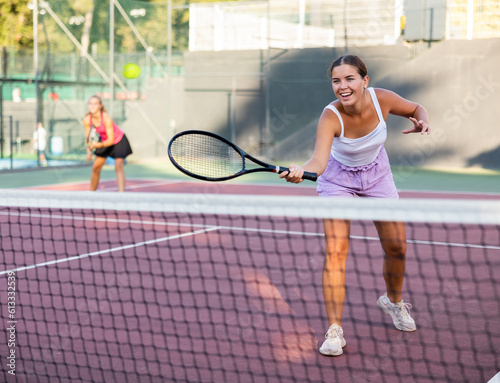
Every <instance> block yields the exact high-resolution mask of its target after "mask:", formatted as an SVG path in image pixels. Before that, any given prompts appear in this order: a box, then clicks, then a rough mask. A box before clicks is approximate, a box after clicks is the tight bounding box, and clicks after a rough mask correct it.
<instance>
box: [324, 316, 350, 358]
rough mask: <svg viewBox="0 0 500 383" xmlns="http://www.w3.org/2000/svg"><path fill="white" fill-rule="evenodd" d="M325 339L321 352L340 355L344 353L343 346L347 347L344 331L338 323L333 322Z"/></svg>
mask: <svg viewBox="0 0 500 383" xmlns="http://www.w3.org/2000/svg"><path fill="white" fill-rule="evenodd" d="M325 338H326V339H325V341H324V342H323V345H322V346H321V347H320V349H319V352H320V353H322V354H323V355H330V356H338V355H342V353H343V351H342V347H345V345H346V341H345V339H344V331H343V330H342V327H340V326H339V325H338V324H337V323H334V324H332V325H331V326H330V327H329V328H328V331H327V333H326V335H325Z"/></svg>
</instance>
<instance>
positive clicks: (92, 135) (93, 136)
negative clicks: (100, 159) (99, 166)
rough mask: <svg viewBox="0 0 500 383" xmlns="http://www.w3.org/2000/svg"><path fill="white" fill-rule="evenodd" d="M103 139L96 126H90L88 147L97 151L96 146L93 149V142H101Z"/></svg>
mask: <svg viewBox="0 0 500 383" xmlns="http://www.w3.org/2000/svg"><path fill="white" fill-rule="evenodd" d="M100 140H101V136H100V135H99V133H97V130H96V129H95V127H94V126H92V127H91V128H90V131H89V135H88V137H87V147H88V148H89V149H91V150H92V151H93V152H95V148H94V149H92V144H93V143H94V142H99V141H100Z"/></svg>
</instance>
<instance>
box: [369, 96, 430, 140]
mask: <svg viewBox="0 0 500 383" xmlns="http://www.w3.org/2000/svg"><path fill="white" fill-rule="evenodd" d="M376 92H377V98H378V100H379V103H380V107H381V108H382V112H383V113H384V111H385V112H386V113H384V116H386V114H387V112H388V113H390V114H394V115H396V116H401V117H405V118H408V119H409V120H410V121H411V122H412V123H413V128H411V129H406V130H403V131H402V133H403V134H408V133H421V134H424V133H427V134H429V133H430V131H431V128H430V122H429V114H428V113H427V110H425V108H424V107H423V106H422V105H419V104H417V103H415V102H413V101H409V100H407V99H405V98H403V97H401V96H399V95H398V94H396V93H394V92H391V91H389V90H386V89H376Z"/></svg>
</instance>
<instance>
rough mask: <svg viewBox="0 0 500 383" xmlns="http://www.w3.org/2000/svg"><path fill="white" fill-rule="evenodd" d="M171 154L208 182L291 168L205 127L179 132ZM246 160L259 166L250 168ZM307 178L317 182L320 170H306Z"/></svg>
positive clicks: (181, 166) (181, 167) (180, 166)
mask: <svg viewBox="0 0 500 383" xmlns="http://www.w3.org/2000/svg"><path fill="white" fill-rule="evenodd" d="M168 157H169V158H170V161H172V163H173V164H174V166H175V167H176V168H177V169H179V170H180V171H181V172H183V173H184V174H186V175H188V176H190V177H193V178H197V179H200V180H204V181H226V180H230V179H232V178H236V177H239V176H242V175H244V174H250V173H256V172H272V173H280V174H281V173H283V172H287V171H288V168H285V167H282V166H275V165H269V164H266V163H265V162H262V161H260V160H258V159H257V158H255V157H252V156H251V155H249V154H247V153H245V152H244V151H243V150H242V149H240V148H239V147H237V146H236V145H235V144H233V143H232V142H230V141H228V140H226V139H225V138H223V137H221V136H219V135H217V134H214V133H211V132H205V131H201V130H186V131H184V132H180V133H178V134H176V135H175V136H174V137H173V138H172V139H171V140H170V143H169V145H168ZM246 159H248V160H250V161H252V162H253V163H254V164H255V165H257V166H258V167H252V168H247V167H246V161H245V160H246ZM303 178H304V179H305V180H310V181H316V179H317V178H318V176H317V174H316V173H309V172H305V173H304V177H303Z"/></svg>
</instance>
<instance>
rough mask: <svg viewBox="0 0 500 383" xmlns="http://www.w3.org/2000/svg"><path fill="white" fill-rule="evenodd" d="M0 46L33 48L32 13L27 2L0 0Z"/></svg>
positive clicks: (22, 0) (21, 0) (26, 0)
mask: <svg viewBox="0 0 500 383" xmlns="http://www.w3.org/2000/svg"><path fill="white" fill-rule="evenodd" d="M0 25H1V26H2V27H1V28H0V46H7V47H12V46H13V47H14V48H16V49H19V48H26V47H28V48H31V47H33V13H32V11H31V10H30V9H29V8H28V0H0Z"/></svg>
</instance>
